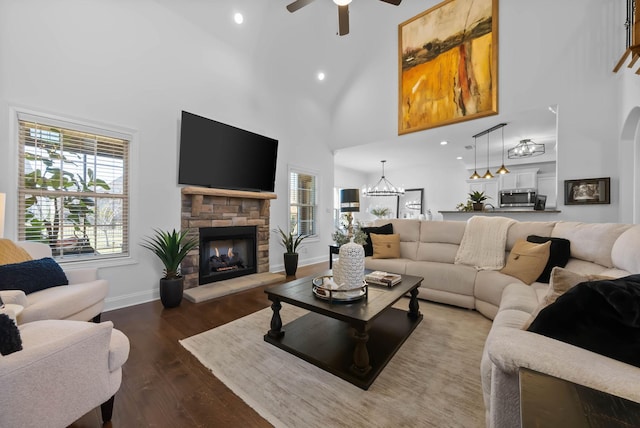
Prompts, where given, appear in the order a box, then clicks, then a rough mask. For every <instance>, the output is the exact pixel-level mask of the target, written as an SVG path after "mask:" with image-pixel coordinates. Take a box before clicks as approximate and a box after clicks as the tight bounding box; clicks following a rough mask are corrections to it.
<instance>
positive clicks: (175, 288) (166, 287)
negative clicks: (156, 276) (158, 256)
mask: <svg viewBox="0 0 640 428" xmlns="http://www.w3.org/2000/svg"><path fill="white" fill-rule="evenodd" d="M183 284H184V278H182V277H180V278H173V279H167V278H162V279H161V280H160V301H162V304H163V305H164V307H165V308H175V307H176V306H180V303H182V292H183V291H184V288H183Z"/></svg>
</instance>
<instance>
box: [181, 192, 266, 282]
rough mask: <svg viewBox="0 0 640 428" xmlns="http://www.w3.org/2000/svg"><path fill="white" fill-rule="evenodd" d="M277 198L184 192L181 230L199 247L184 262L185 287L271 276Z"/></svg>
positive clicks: (255, 193) (229, 193)
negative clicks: (272, 222)
mask: <svg viewBox="0 0 640 428" xmlns="http://www.w3.org/2000/svg"><path fill="white" fill-rule="evenodd" d="M275 198H276V195H275V194H274V193H258V192H245V191H238V190H225V189H209V188H204V187H202V188H201V187H184V188H183V189H182V204H181V205H182V208H181V218H182V224H181V227H182V230H188V231H189V233H188V235H189V236H190V237H192V238H195V239H197V240H198V242H199V245H198V247H197V248H194V249H193V250H192V251H190V252H189V254H188V255H187V257H186V258H185V259H184V261H183V262H182V265H181V271H182V275H183V276H184V277H185V282H184V287H185V288H192V287H196V286H198V285H201V284H206V283H209V282H215V281H220V280H224V279H229V278H232V277H235V276H239V275H248V274H251V273H263V272H268V271H269V232H270V231H269V207H270V200H271V199H275ZM251 236H254V238H252V237H251ZM203 237H204V238H203ZM251 241H253V242H251ZM201 247H202V248H201ZM216 249H217V252H216ZM201 250H202V251H201ZM240 259H242V260H241V262H240ZM205 263H206V266H202V265H203V264H205Z"/></svg>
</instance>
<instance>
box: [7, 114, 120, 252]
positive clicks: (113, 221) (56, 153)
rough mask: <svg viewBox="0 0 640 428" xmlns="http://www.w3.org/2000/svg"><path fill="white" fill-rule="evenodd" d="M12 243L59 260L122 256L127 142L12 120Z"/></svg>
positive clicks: (33, 120)
mask: <svg viewBox="0 0 640 428" xmlns="http://www.w3.org/2000/svg"><path fill="white" fill-rule="evenodd" d="M18 125H19V127H18V146H19V152H18V153H19V177H18V239H20V240H27V241H39V242H43V243H46V244H48V245H49V246H50V247H51V250H52V253H53V256H54V258H56V259H57V260H60V261H75V260H87V259H96V258H112V257H123V256H127V255H128V254H129V238H128V232H129V190H128V188H129V176H128V173H129V143H130V140H131V136H128V135H122V134H120V133H118V132H112V131H108V130H102V129H94V128H91V127H87V126H85V125H80V124H77V125H76V124H73V123H69V122H62V121H58V120H54V119H48V118H42V117H37V116H33V115H27V114H21V113H19V114H18Z"/></svg>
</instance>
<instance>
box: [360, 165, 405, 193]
mask: <svg viewBox="0 0 640 428" xmlns="http://www.w3.org/2000/svg"><path fill="white" fill-rule="evenodd" d="M380 162H382V177H380V180H378V182H377V183H376V184H375V185H373V186H365V187H363V188H362V196H400V195H404V187H396V186H394V185H393V184H391V183H390V182H389V180H387V179H386V177H385V176H384V163H385V162H386V160H383V161H380Z"/></svg>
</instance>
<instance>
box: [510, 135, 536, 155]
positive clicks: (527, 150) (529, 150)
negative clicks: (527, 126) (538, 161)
mask: <svg viewBox="0 0 640 428" xmlns="http://www.w3.org/2000/svg"><path fill="white" fill-rule="evenodd" d="M542 154H544V144H540V143H534V142H533V141H532V140H530V139H526V140H520V142H519V143H518V144H517V145H516V146H515V147H513V148H511V149H509V151H508V156H509V159H520V158H530V157H533V156H540V155H542Z"/></svg>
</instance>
